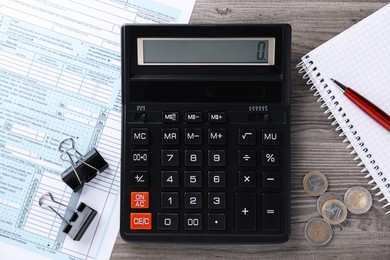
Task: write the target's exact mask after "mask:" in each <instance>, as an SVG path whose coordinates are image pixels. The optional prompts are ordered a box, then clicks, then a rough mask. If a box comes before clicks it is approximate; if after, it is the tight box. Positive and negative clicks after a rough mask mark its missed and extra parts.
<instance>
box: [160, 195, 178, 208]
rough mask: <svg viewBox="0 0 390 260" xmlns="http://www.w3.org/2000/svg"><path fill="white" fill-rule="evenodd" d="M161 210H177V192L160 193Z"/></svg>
mask: <svg viewBox="0 0 390 260" xmlns="http://www.w3.org/2000/svg"><path fill="white" fill-rule="evenodd" d="M161 208H163V209H178V208H179V193H178V192H161Z"/></svg>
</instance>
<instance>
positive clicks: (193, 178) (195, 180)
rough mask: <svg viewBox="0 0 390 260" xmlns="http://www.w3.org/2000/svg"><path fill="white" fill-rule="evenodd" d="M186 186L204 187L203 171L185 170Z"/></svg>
mask: <svg viewBox="0 0 390 260" xmlns="http://www.w3.org/2000/svg"><path fill="white" fill-rule="evenodd" d="M184 179H185V180H184V186H185V187H186V188H191V187H197V188H200V187H202V172H201V171H185V172H184Z"/></svg>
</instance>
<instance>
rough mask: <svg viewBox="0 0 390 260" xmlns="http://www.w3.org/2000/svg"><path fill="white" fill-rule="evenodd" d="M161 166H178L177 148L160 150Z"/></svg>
mask: <svg viewBox="0 0 390 260" xmlns="http://www.w3.org/2000/svg"><path fill="white" fill-rule="evenodd" d="M161 165H162V166H179V150H162V151H161Z"/></svg>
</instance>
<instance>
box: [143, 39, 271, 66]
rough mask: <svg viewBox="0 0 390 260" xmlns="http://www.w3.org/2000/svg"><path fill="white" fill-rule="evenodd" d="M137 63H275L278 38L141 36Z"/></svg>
mask: <svg viewBox="0 0 390 260" xmlns="http://www.w3.org/2000/svg"><path fill="white" fill-rule="evenodd" d="M137 45H138V65H274V52H275V38H138V42H137Z"/></svg>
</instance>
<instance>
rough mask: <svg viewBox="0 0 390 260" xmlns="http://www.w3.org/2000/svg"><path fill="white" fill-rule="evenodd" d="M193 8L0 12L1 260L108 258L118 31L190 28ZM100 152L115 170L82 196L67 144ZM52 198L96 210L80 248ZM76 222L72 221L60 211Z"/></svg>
mask: <svg viewBox="0 0 390 260" xmlns="http://www.w3.org/2000/svg"><path fill="white" fill-rule="evenodd" d="M194 3H195V0H187V1H176V2H175V1H172V0H168V1H162V0H160V1H156V0H154V1H152V0H129V1H121V0H98V1H85V0H66V1H65V0H61V1H57V0H21V1H9V0H3V1H1V3H0V259H13V258H15V255H18V256H22V257H23V258H24V259H26V258H28V259H45V257H46V258H48V259H53V258H55V259H108V258H109V256H110V254H111V251H112V248H113V245H114V242H115V239H116V236H117V234H118V230H119V179H120V176H119V174H120V143H121V140H120V137H121V134H120V130H121V105H120V99H121V93H120V64H121V63H120V59H121V57H120V26H121V25H122V24H124V23H187V22H188V21H189V18H190V15H191V12H192V9H193V6H194ZM68 137H71V138H73V139H74V140H75V146H76V149H77V150H78V151H79V152H80V153H81V154H85V153H86V152H88V151H89V150H90V149H91V148H92V147H96V148H97V150H98V151H99V152H100V154H101V155H102V156H103V157H104V159H105V160H106V161H107V162H108V164H109V168H108V169H107V170H105V171H104V172H102V173H101V174H98V176H97V177H95V178H94V179H93V180H92V181H90V182H89V183H87V184H86V185H85V186H84V188H83V189H82V192H77V193H74V192H73V191H72V190H71V189H70V188H69V187H68V186H67V185H66V184H65V183H64V182H63V181H62V180H61V178H60V174H61V172H63V171H64V170H65V169H66V168H68V167H69V166H70V165H69V164H68V163H66V162H63V161H61V159H60V155H61V153H60V152H59V151H57V147H58V144H59V142H60V141H61V140H62V139H64V138H68ZM44 192H51V193H52V194H53V195H54V197H55V199H56V200H57V201H59V202H61V203H63V204H65V205H68V206H69V207H73V208H75V207H76V206H77V205H78V203H79V202H81V201H82V202H84V203H85V204H87V205H88V206H90V207H92V208H94V209H95V210H97V212H98V215H97V216H96V217H95V219H94V220H93V222H92V224H91V226H90V227H89V228H88V230H87V231H86V233H85V234H84V236H83V237H82V239H81V240H80V241H73V240H72V239H70V238H69V237H68V236H67V235H66V234H65V233H63V232H62V229H63V228H64V225H65V223H63V221H62V219H61V218H59V217H58V216H57V215H56V214H55V213H54V212H52V211H50V210H48V209H44V208H42V207H40V206H39V205H38V199H39V197H40V196H41V195H42V194H43V193H44ZM56 210H58V212H59V213H60V214H62V215H65V218H68V217H69V216H70V215H71V214H72V213H73V212H72V211H71V210H69V209H68V210H67V209H66V208H64V207H62V206H59V207H58V208H56Z"/></svg>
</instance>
